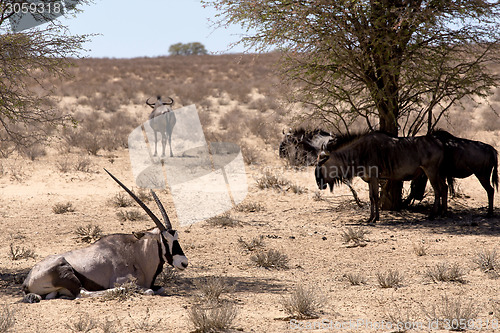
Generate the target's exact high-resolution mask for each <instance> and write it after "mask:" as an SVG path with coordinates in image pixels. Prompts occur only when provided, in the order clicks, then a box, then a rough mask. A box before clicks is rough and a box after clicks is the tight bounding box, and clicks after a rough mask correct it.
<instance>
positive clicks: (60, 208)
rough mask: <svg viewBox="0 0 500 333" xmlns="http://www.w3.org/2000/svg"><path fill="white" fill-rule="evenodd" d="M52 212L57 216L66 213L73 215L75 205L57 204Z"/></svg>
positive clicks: (67, 203)
mask: <svg viewBox="0 0 500 333" xmlns="http://www.w3.org/2000/svg"><path fill="white" fill-rule="evenodd" d="M52 211H53V212H54V213H55V214H65V213H71V212H74V211H75V207H73V204H72V203H71V202H65V203H56V204H55V205H54V206H53V207H52Z"/></svg>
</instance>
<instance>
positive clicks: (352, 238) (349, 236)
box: [341, 227, 370, 246]
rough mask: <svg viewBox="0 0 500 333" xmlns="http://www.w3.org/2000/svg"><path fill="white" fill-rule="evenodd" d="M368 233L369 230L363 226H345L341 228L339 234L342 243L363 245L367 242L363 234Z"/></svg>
mask: <svg viewBox="0 0 500 333" xmlns="http://www.w3.org/2000/svg"><path fill="white" fill-rule="evenodd" d="M369 233H370V232H369V231H368V230H366V229H365V228H363V227H360V228H353V227H347V228H346V229H345V230H342V233H341V236H342V240H343V241H344V243H350V242H353V243H354V245H355V246H365V245H366V242H367V239H366V238H365V236H366V235H367V234H369Z"/></svg>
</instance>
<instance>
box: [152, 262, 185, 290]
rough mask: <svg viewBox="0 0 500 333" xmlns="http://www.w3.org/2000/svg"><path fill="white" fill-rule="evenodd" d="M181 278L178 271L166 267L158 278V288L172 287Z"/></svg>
mask: <svg viewBox="0 0 500 333" xmlns="http://www.w3.org/2000/svg"><path fill="white" fill-rule="evenodd" d="M178 278H179V275H178V274H177V271H176V270H175V268H172V267H164V268H163V271H161V273H160V274H158V276H157V277H156V280H155V281H156V282H155V284H156V285H158V286H162V287H165V286H168V285H171V284H172V283H173V282H175V281H176V280H177V279H178Z"/></svg>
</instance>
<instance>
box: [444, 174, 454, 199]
mask: <svg viewBox="0 0 500 333" xmlns="http://www.w3.org/2000/svg"><path fill="white" fill-rule="evenodd" d="M446 179H447V181H448V189H449V190H450V197H452V198H454V197H455V180H454V178H453V177H447V178H446Z"/></svg>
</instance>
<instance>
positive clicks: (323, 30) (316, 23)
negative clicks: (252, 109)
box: [204, 0, 500, 209]
mask: <svg viewBox="0 0 500 333" xmlns="http://www.w3.org/2000/svg"><path fill="white" fill-rule="evenodd" d="M204 3H205V5H211V6H213V7H215V8H216V9H218V11H219V15H218V23H219V24H220V25H222V26H223V25H229V24H240V25H242V26H243V27H246V28H247V35H245V36H243V37H242V38H241V40H240V41H239V42H240V43H243V44H244V45H246V46H247V47H249V48H254V49H255V48H257V49H258V50H260V51H266V50H268V49H270V48H275V47H276V46H278V47H280V48H281V49H282V51H283V53H282V54H283V62H282V64H283V67H282V69H281V70H282V74H283V75H284V78H285V80H286V82H287V83H288V84H290V85H291V86H290V90H289V91H290V92H291V93H290V94H289V95H288V96H289V97H290V99H291V101H293V102H302V103H305V104H309V105H311V106H313V108H312V111H311V112H308V113H307V114H306V116H307V117H313V118H319V119H321V120H323V121H325V122H327V123H328V124H330V126H331V127H333V128H335V129H337V130H339V131H340V130H343V131H349V127H350V125H352V123H353V122H354V121H356V120H358V119H360V118H361V119H364V121H365V122H366V124H367V126H368V127H369V128H370V129H379V130H382V131H385V132H387V133H390V134H392V135H415V134H417V133H418V132H419V131H420V130H421V129H423V128H424V129H426V130H427V131H430V130H432V129H433V128H434V127H435V126H436V124H437V123H438V122H439V120H440V119H442V117H443V115H445V114H446V112H447V111H448V110H449V109H450V107H451V106H452V105H454V104H456V103H457V102H459V101H460V100H461V99H463V98H482V97H485V96H487V95H489V94H490V93H491V88H492V87H493V86H495V85H497V84H498V83H499V77H498V76H497V75H496V74H495V73H492V72H490V70H489V69H490V68H491V67H490V65H491V64H492V63H499V62H500V61H499V56H500V53H499V45H500V44H499V37H500V25H499V22H500V16H499V14H500V13H499V9H500V3H499V2H496V1H489V0H461V1H453V0H335V1H331V0H299V1H294V0H282V1H279V0H274V1H273V0H265V1H257V0H218V1H213V0H207V1H204ZM425 126H426V128H425ZM401 189H402V183H400V182H388V183H387V185H386V186H385V188H384V189H383V193H382V206H383V208H385V209H396V208H398V207H399V204H400V200H401Z"/></svg>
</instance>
